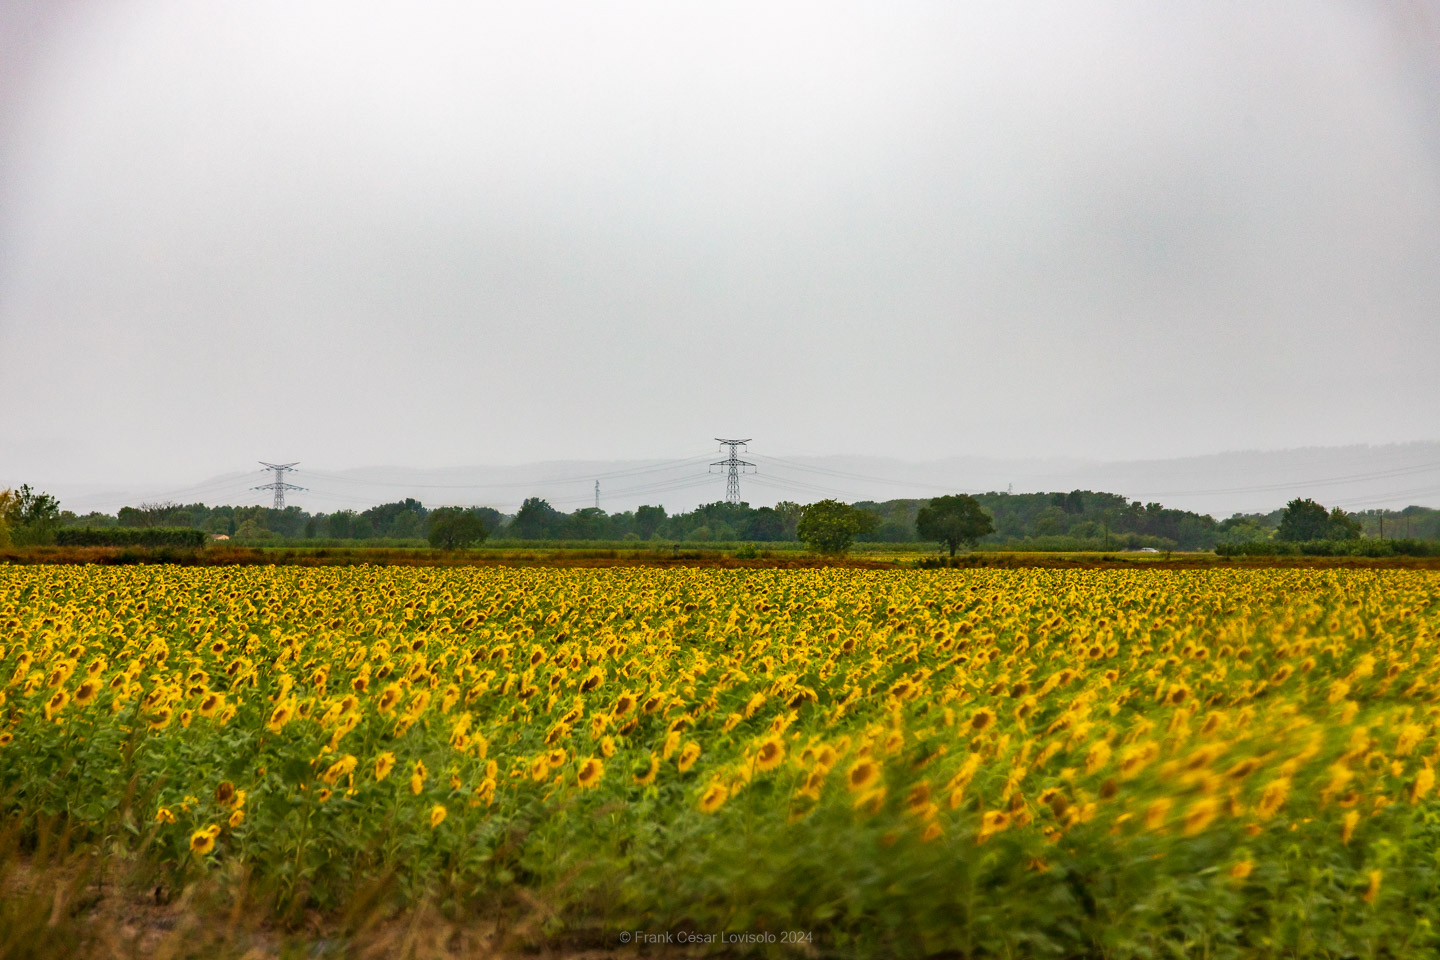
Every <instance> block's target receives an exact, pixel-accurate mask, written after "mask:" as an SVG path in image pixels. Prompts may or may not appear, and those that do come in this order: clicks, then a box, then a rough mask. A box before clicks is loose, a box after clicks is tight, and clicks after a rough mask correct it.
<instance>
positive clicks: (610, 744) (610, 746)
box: [600, 737, 615, 760]
mask: <svg viewBox="0 0 1440 960" xmlns="http://www.w3.org/2000/svg"><path fill="white" fill-rule="evenodd" d="M600 756H602V757H604V758H605V759H606V760H609V759H610V758H611V757H613V756H615V738H614V737H604V738H602V739H601V741H600Z"/></svg>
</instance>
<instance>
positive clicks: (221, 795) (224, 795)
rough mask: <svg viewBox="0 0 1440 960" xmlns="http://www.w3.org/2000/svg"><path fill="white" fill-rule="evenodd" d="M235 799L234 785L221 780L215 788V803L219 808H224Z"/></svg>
mask: <svg viewBox="0 0 1440 960" xmlns="http://www.w3.org/2000/svg"><path fill="white" fill-rule="evenodd" d="M234 799H235V784H233V783H231V782H230V781H229V780H221V781H220V785H219V786H218V787H216V788H215V802H216V803H218V804H220V806H222V807H223V806H226V805H227V804H229V803H230V801H231V800H234Z"/></svg>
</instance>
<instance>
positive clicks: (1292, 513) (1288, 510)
mask: <svg viewBox="0 0 1440 960" xmlns="http://www.w3.org/2000/svg"><path fill="white" fill-rule="evenodd" d="M1329 538H1330V514H1328V513H1326V512H1325V508H1324V507H1322V506H1320V504H1318V503H1316V502H1315V501H1314V500H1310V499H1304V500H1302V499H1300V498H1299V497H1297V498H1295V499H1294V500H1291V501H1290V502H1289V503H1287V504H1285V514H1284V516H1282V517H1281V518H1280V527H1279V528H1278V529H1277V530H1276V531H1275V539H1276V540H1289V541H1292V542H1298V541H1304V540H1328V539H1329Z"/></svg>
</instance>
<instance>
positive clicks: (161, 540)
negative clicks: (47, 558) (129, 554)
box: [55, 527, 210, 547]
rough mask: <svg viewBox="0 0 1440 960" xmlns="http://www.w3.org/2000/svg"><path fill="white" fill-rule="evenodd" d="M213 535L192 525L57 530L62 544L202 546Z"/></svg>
mask: <svg viewBox="0 0 1440 960" xmlns="http://www.w3.org/2000/svg"><path fill="white" fill-rule="evenodd" d="M209 539H210V535H209V534H207V533H206V532H205V531H204V530H195V529H193V528H190V527H144V528H139V529H136V528H134V527H105V528H102V529H99V530H97V529H94V528H93V527H71V528H67V529H64V530H57V531H55V545H56V546H60V547H202V546H204V545H205V544H206V543H207V542H208V541H209Z"/></svg>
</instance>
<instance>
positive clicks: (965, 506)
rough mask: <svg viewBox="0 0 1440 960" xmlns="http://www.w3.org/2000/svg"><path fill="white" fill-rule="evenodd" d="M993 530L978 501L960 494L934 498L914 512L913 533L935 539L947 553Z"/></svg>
mask: <svg viewBox="0 0 1440 960" xmlns="http://www.w3.org/2000/svg"><path fill="white" fill-rule="evenodd" d="M994 530H995V525H994V523H992V522H991V520H990V514H988V513H986V512H985V510H984V508H983V507H981V506H980V501H978V500H976V499H975V498H974V497H971V496H967V495H966V494H963V493H957V494H952V495H950V496H947V497H936V498H935V499H934V500H931V501H930V503H929V504H927V505H926V506H923V507H921V508H920V512H919V513H918V514H916V515H915V532H916V533H917V534H919V536H920V538H921V539H922V540H936V541H939V542H940V543H943V544H945V545H946V546H947V547H949V548H950V556H952V557H953V556H955V551H956V550H957V549H959V547H960V546H961V545H962V544H963V545H968V546H971V547H973V546H974V545H975V542H976V541H977V540H979V539H980V538H981V537H983V536H985V535H986V534H987V533H992V532H994Z"/></svg>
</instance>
